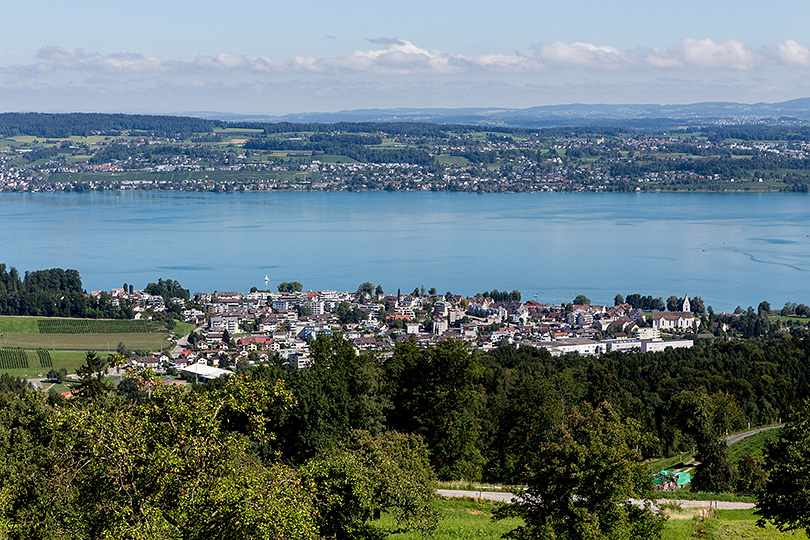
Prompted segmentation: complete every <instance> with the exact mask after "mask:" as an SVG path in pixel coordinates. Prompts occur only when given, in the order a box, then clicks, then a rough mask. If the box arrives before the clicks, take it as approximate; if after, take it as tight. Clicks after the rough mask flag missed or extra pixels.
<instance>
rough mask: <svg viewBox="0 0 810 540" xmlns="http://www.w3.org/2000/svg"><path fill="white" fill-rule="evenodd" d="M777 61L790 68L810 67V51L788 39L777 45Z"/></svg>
mask: <svg viewBox="0 0 810 540" xmlns="http://www.w3.org/2000/svg"><path fill="white" fill-rule="evenodd" d="M776 58H777V60H778V61H779V62H780V63H782V64H785V65H788V66H803V67H810V49H808V48H807V47H805V46H804V45H799V44H798V43H796V42H795V41H793V40H792V39H787V40H785V41H783V42H781V43H778V44H777V45H776Z"/></svg>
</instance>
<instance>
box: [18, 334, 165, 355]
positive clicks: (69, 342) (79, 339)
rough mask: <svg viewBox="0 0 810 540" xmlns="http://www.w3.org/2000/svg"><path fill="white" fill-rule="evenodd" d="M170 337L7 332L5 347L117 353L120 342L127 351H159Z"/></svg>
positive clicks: (157, 335) (156, 335) (162, 335)
mask: <svg viewBox="0 0 810 540" xmlns="http://www.w3.org/2000/svg"><path fill="white" fill-rule="evenodd" d="M167 338H168V334H167V333H166V332H160V333H116V334H113V333H94V334H15V333H4V334H3V338H2V345H3V347H20V348H23V349H49V350H66V351H78V350H83V351H98V352H115V350H116V348H117V346H118V343H119V342H121V343H123V344H124V345H125V346H126V347H127V349H130V350H132V349H143V350H149V351H159V350H161V349H163V348H165V347H166V346H167V345H168V344H169V342H168V341H167Z"/></svg>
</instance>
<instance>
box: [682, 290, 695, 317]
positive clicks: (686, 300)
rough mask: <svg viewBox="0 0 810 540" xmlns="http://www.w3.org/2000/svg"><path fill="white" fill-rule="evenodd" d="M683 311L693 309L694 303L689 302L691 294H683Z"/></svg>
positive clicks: (686, 311) (687, 311)
mask: <svg viewBox="0 0 810 540" xmlns="http://www.w3.org/2000/svg"><path fill="white" fill-rule="evenodd" d="M681 311H682V312H684V313H689V312H691V311H692V305H691V304H690V303H689V295H688V294H685V295H683V306H682V307H681Z"/></svg>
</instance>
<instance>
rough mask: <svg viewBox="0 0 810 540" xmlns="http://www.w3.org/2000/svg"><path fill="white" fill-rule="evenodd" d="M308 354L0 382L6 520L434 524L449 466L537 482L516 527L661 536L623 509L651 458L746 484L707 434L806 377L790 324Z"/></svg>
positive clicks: (44, 525)
mask: <svg viewBox="0 0 810 540" xmlns="http://www.w3.org/2000/svg"><path fill="white" fill-rule="evenodd" d="M310 350H311V357H312V360H313V363H314V364H313V366H312V367H311V368H307V369H303V370H296V371H288V370H286V369H283V367H282V364H281V363H280V362H278V363H271V364H268V365H262V366H259V367H255V368H249V369H247V370H245V371H244V372H242V373H241V374H237V375H234V376H230V377H225V378H220V379H217V380H214V381H211V382H208V383H204V384H199V385H194V386H193V388H192V391H190V392H183V391H181V390H178V389H177V388H176V387H170V386H165V385H160V384H157V383H156V380H155V378H154V377H153V376H152V375H151V374H150V373H149V372H148V371H145V372H142V373H139V374H136V375H134V376H133V377H131V378H129V379H125V380H124V381H122V383H121V384H119V385H118V387H117V388H114V387H113V386H112V384H111V383H110V382H109V380H108V379H107V377H106V376H105V371H104V370H105V362H104V361H103V360H101V359H100V358H98V357H97V356H96V355H95V354H90V353H89V354H88V355H87V359H86V362H85V365H83V366H82V367H81V368H80V369H79V370H78V371H77V375H78V376H79V380H78V382H77V383H75V386H74V394H75V397H74V399H72V400H69V401H66V400H63V399H61V398H59V397H58V396H44V395H43V394H41V393H37V392H34V391H31V390H28V389H26V388H25V385H24V384H20V383H17V382H15V381H14V380H13V379H9V378H6V379H2V378H0V390H7V391H0V455H3V456H5V457H4V459H3V460H0V494H2V496H3V497H2V498H0V527H6V529H5V530H3V533H4V534H5V535H6V536H7V537H8V538H31V537H38V538H56V537H60V536H61V537H63V536H71V535H72V536H82V537H90V538H106V537H113V536H115V537H118V538H138V537H143V536H144V535H146V536H149V535H150V534H151V535H152V536H154V535H155V534H156V533H157V532H159V533H160V534H162V535H164V536H170V537H178V536H182V537H184V538H204V537H206V536H207V537H210V535H211V534H214V535H216V536H219V537H244V536H245V535H248V534H252V535H258V536H259V537H276V538H314V537H316V536H321V537H333V538H340V539H348V538H375V537H376V538H379V537H380V536H381V535H382V534H384V533H385V531H380V530H379V529H378V528H377V525H376V523H375V522H374V516H375V515H376V514H377V513H378V512H379V511H382V510H386V511H389V512H392V513H393V514H394V516H395V517H396V519H397V523H398V527H400V528H402V529H403V530H407V529H410V530H417V531H422V532H427V531H429V530H431V528H432V527H433V526H434V525H435V520H436V516H435V515H434V514H433V513H432V511H431V509H430V505H429V501H430V498H431V493H432V486H433V480H434V478H435V477H439V478H444V479H466V480H492V481H498V482H509V483H512V484H517V483H525V484H527V485H528V486H529V491H528V492H527V493H526V494H525V495H524V496H522V497H521V499H520V500H519V501H518V504H515V505H513V506H510V507H509V508H508V509H505V510H504V511H503V512H505V513H517V514H518V515H520V516H521V517H523V518H524V523H525V524H524V526H523V527H522V528H521V529H519V530H516V531H514V532H513V534H514V535H515V536H516V537H518V538H536V537H544V535H546V536H548V535H549V534H551V533H554V534H557V535H558V536H560V535H563V533H565V531H566V530H567V529H571V530H569V531H568V533H567V534H568V536H561V537H570V538H584V537H587V535H585V534H580V533H582V530H581V529H582V527H586V528H588V527H590V528H588V530H589V531H591V532H592V533H594V534H599V535H600V536H605V537H613V536H620V537H632V538H657V537H658V536H657V535H659V534H660V529H661V525H662V522H661V520H660V519H659V518H657V517H655V515H653V514H652V513H651V512H650V511H649V509H644V508H641V509H639V508H635V507H631V506H628V505H625V504H624V501H625V500H626V497H627V496H629V495H635V496H639V497H649V496H650V495H651V493H650V487H651V486H650V477H649V473H647V472H646V471H645V470H644V468H643V466H642V465H641V459H642V458H643V457H650V456H660V455H670V454H673V453H676V452H681V451H684V450H688V449H692V448H697V452H698V454H697V455H698V458H699V459H700V460H701V466H700V467H699V468H698V470H697V472H696V474H695V480H694V482H695V485H696V486H698V485H699V486H701V488H702V489H713V488H716V487H717V486H728V485H730V482H740V480H739V479H740V478H744V479H754V480H755V479H756V477H757V476H756V474H755V473H756V468H757V467H758V466H760V464H758V463H753V464H749V465H747V466H740V467H738V468H737V470H736V471H735V470H733V469H732V468H730V467H729V466H728V463H727V460H725V461H724V456H723V452H724V448H725V447H724V445H720V444H719V443H718V441H719V442H720V443H722V439H721V438H722V437H723V436H724V435H725V433H726V432H727V431H730V430H735V429H739V428H741V427H743V426H744V425H747V423H748V422H751V423H752V424H763V423H769V422H773V421H774V420H777V419H779V418H784V417H787V416H788V415H789V414H792V413H795V412H796V411H800V410H801V403H802V402H803V401H804V400H806V399H807V397H808V392H809V391H810V386H808V373H810V369H808V368H810V365H808V364H810V341H808V340H806V339H804V338H794V337H790V336H783V337H779V338H774V339H769V340H765V341H746V342H737V341H730V342H725V341H720V342H714V343H711V342H703V343H700V344H698V345H697V346H695V347H694V348H692V349H677V350H672V349H669V350H666V351H662V352H658V353H650V354H646V355H642V354H640V353H613V354H608V355H605V356H603V357H600V358H595V357H582V356H579V355H576V354H569V355H566V356H563V357H552V356H551V355H550V354H549V353H548V352H547V351H545V350H542V349H535V348H533V347H528V346H526V347H520V348H519V349H514V348H513V347H511V346H507V345H506V344H504V345H502V346H500V347H498V348H497V349H495V350H493V351H491V352H490V353H481V352H480V351H477V350H475V349H473V348H472V346H471V345H470V344H468V343H466V342H463V341H459V340H445V341H442V342H440V343H438V344H437V345H435V346H431V347H427V348H423V347H420V346H418V345H417V343H416V342H415V341H413V340H409V341H404V342H400V343H398V344H397V345H396V346H395V348H394V350H393V353H392V354H391V355H390V357H382V356H378V355H375V354H372V353H362V354H361V353H358V352H357V351H356V350H355V349H354V347H353V346H352V344H351V343H350V342H349V341H348V340H347V339H346V338H344V337H343V336H341V335H334V336H320V337H318V338H317V339H316V340H315V341H313V342H312V343H311V348H310ZM109 362H110V363H112V364H115V363H116V362H117V359H116V358H115V357H112V358H110V359H109ZM735 475H736V476H735ZM746 481H747V480H746ZM740 485H742V484H740ZM572 495H575V497H574V498H573V499H572V498H571V496H572ZM566 516H567V517H566ZM576 531H579V532H576Z"/></svg>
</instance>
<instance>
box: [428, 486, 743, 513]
mask: <svg viewBox="0 0 810 540" xmlns="http://www.w3.org/2000/svg"><path fill="white" fill-rule="evenodd" d="M436 493H438V494H439V495H441V496H442V497H466V498H470V499H486V500H488V501H497V502H507V503H508V502H511V501H512V499H513V498H514V497H515V495H514V494H513V493H506V492H501V491H468V490H461V489H437V490H436ZM631 501H632V502H633V503H634V504H639V505H640V504H641V501H637V500H635V499H631ZM658 502H660V503H677V504H679V505H681V508H705V507H707V506H712V507H713V508H717V509H718V510H748V509H751V508H753V507H754V503H747V502H734V501H687V500H683V499H660V500H659V501H656V503H658Z"/></svg>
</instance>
